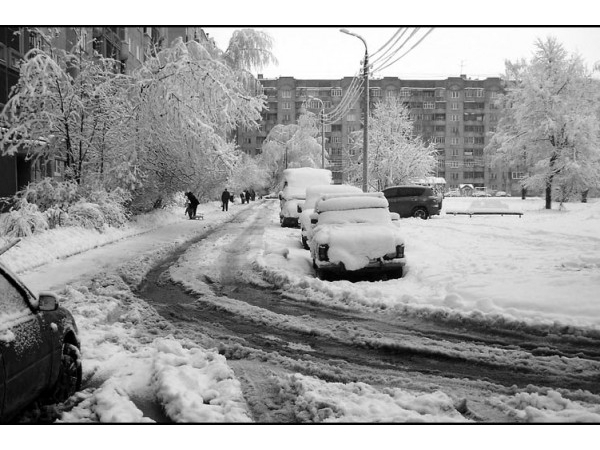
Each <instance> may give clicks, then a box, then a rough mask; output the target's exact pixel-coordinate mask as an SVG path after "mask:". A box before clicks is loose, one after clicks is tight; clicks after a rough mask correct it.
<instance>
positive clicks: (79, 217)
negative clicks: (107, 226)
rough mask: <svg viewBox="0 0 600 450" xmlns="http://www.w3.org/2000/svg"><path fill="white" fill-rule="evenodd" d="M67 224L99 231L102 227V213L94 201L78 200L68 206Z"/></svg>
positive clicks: (103, 220)
mask: <svg viewBox="0 0 600 450" xmlns="http://www.w3.org/2000/svg"><path fill="white" fill-rule="evenodd" d="M68 212H69V217H68V218H67V221H66V223H67V225H70V226H80V227H83V228H95V229H96V230H98V231H101V230H102V228H104V222H105V218H104V214H103V213H102V210H101V209H100V206H98V205H97V204H96V203H87V202H79V203H75V204H74V205H72V206H71V207H70V208H69V211H68Z"/></svg>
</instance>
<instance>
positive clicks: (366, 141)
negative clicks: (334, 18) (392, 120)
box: [340, 28, 369, 192]
mask: <svg viewBox="0 0 600 450" xmlns="http://www.w3.org/2000/svg"><path fill="white" fill-rule="evenodd" d="M340 31H341V32H342V33H345V34H349V35H350V36H354V37H356V38H358V39H360V40H361V41H362V43H363V44H364V45H365V59H364V61H363V77H364V79H365V103H364V109H363V111H364V116H365V117H364V129H363V192H367V191H368V185H367V176H368V161H367V159H368V157H367V154H368V151H369V52H368V50H367V41H365V40H364V39H363V38H362V36H359V35H358V34H355V33H352V32H350V31H348V30H346V29H345V28H341V29H340Z"/></svg>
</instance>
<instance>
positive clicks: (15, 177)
mask: <svg viewBox="0 0 600 450" xmlns="http://www.w3.org/2000/svg"><path fill="white" fill-rule="evenodd" d="M38 30H39V31H40V32H36V31H35V30H34V29H28V28H25V27H7V26H0V110H1V109H2V108H3V107H4V105H5V104H6V102H7V100H8V96H9V94H10V89H11V87H12V86H14V85H15V84H17V81H18V79H19V62H20V61H21V59H22V58H23V56H24V55H25V54H26V53H27V52H28V51H29V50H30V49H32V48H40V49H43V50H49V49H50V46H51V44H50V42H49V41H48V40H47V39H46V38H45V35H49V34H51V33H52V34H53V35H54V37H53V39H52V47H53V48H57V49H63V50H72V49H73V48H74V47H75V46H76V45H79V46H81V48H82V49H83V50H84V51H85V52H87V53H88V54H91V53H92V52H93V51H97V52H98V53H100V54H101V55H103V56H105V57H110V58H113V59H114V60H115V61H116V63H115V70H116V71H119V72H121V73H124V74H129V73H132V72H133V71H134V70H135V69H137V68H138V67H140V66H141V65H142V64H143V62H144V61H145V60H146V58H147V57H148V55H149V54H152V53H154V52H156V51H158V50H160V49H161V48H163V47H164V46H166V45H169V44H170V43H171V42H173V40H175V39H176V38H178V37H181V38H182V39H183V40H184V42H187V41H189V40H192V39H193V40H198V41H206V40H208V37H207V36H206V34H205V33H204V31H203V30H202V28H200V27H162V28H159V27H63V28H58V29H53V28H42V29H38ZM56 32H57V33H56ZM0 125H1V124H0ZM26 156H27V149H25V148H24V149H23V150H22V151H19V152H18V154H17V155H14V156H0V211H2V207H3V203H2V201H1V199H2V198H3V197H10V196H12V195H14V194H15V193H16V192H17V191H19V190H21V189H23V188H24V187H25V186H26V185H27V184H28V183H29V182H32V181H38V180H40V179H42V178H44V177H54V178H61V177H62V174H63V172H64V161H62V160H61V159H60V158H57V159H53V160H51V161H40V160H38V161H30V160H27V158H26Z"/></svg>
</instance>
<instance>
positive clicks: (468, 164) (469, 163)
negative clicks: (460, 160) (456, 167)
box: [465, 159, 474, 167]
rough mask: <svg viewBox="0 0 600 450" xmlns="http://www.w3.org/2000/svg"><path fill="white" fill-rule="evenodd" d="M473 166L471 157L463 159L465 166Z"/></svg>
mask: <svg viewBox="0 0 600 450" xmlns="http://www.w3.org/2000/svg"><path fill="white" fill-rule="evenodd" d="M473 166H474V163H473V160H472V159H467V160H466V161H465V167H473Z"/></svg>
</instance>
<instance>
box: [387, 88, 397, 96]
mask: <svg viewBox="0 0 600 450" xmlns="http://www.w3.org/2000/svg"><path fill="white" fill-rule="evenodd" d="M385 96H386V97H387V98H395V97H396V90H395V89H389V90H387V91H386V92H385Z"/></svg>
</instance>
